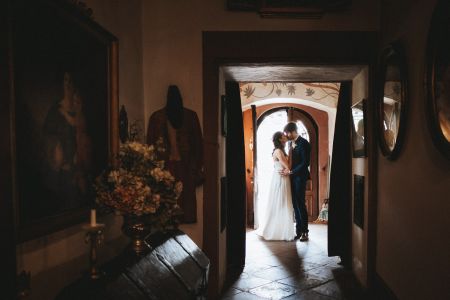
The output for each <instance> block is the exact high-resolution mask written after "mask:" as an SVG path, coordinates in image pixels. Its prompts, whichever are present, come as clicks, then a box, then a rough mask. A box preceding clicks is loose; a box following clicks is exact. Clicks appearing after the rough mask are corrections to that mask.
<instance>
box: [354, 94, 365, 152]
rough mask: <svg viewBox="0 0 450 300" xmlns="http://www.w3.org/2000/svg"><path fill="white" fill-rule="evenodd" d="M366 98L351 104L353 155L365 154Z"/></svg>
mask: <svg viewBox="0 0 450 300" xmlns="http://www.w3.org/2000/svg"><path fill="white" fill-rule="evenodd" d="M365 115H366V100H365V99H363V100H361V101H359V102H357V103H355V104H354V105H353V106H352V120H353V126H352V145H353V147H352V148H353V157H355V158H356V157H365V156H366V143H367V142H366V140H365V139H366V136H367V134H366V129H365V128H366V127H367V126H366V119H365Z"/></svg>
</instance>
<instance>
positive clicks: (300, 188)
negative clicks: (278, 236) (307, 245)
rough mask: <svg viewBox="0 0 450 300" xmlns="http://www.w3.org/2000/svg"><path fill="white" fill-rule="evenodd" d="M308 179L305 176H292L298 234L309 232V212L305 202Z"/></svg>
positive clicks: (293, 204) (293, 203)
mask: <svg viewBox="0 0 450 300" xmlns="http://www.w3.org/2000/svg"><path fill="white" fill-rule="evenodd" d="M306 181H307V180H305V179H303V178H298V177H291V188H292V206H293V207H294V214H295V224H296V225H295V227H296V231H297V234H300V233H303V232H305V233H307V232H309V230H308V212H307V210H306V202H305V192H306Z"/></svg>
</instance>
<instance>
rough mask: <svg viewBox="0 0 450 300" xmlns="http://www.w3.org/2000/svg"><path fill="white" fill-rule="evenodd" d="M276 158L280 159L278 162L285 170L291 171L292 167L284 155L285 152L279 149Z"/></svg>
mask: <svg viewBox="0 0 450 300" xmlns="http://www.w3.org/2000/svg"><path fill="white" fill-rule="evenodd" d="M275 155H276V157H277V158H278V160H279V161H280V163H281V165H282V166H283V167H284V168H285V169H288V170H290V169H291V168H290V165H289V161H288V158H287V157H286V156H285V155H284V153H283V151H281V150H280V149H277V151H276V153H275Z"/></svg>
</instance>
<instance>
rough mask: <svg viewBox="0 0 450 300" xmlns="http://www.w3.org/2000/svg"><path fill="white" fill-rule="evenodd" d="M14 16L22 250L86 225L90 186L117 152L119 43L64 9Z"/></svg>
mask: <svg viewBox="0 0 450 300" xmlns="http://www.w3.org/2000/svg"><path fill="white" fill-rule="evenodd" d="M11 15H12V18H11V26H10V27H11V32H10V36H11V39H10V43H9V47H10V48H11V49H12V53H13V56H12V57H11V59H10V65H11V74H12V81H11V90H12V93H13V96H12V103H11V110H10V114H11V120H12V124H13V126H12V129H11V140H12V149H13V151H12V154H11V165H12V169H13V191H14V192H13V203H14V214H15V227H16V241H17V242H18V243H20V242H23V241H26V240H30V239H33V238H37V237H39V236H43V235H47V234H50V233H52V232H55V231H58V230H61V229H64V228H67V227H69V226H73V225H75V224H79V223H81V222H83V221H87V220H88V215H89V214H88V211H89V208H90V207H92V206H93V205H94V203H95V191H93V188H92V181H93V180H94V178H95V177H96V175H97V174H99V173H100V172H101V170H102V169H104V168H105V167H107V165H108V164H112V163H114V159H115V157H116V155H117V151H118V145H119V135H118V40H117V38H116V37H115V36H114V35H112V34H111V33H109V32H107V31H106V30H105V29H103V28H102V27H101V26H100V25H98V24H97V23H95V22H94V21H93V20H92V19H91V18H90V17H89V14H86V12H83V11H80V10H79V9H77V8H76V7H75V6H73V4H69V3H68V2H66V3H64V2H63V1H45V0H38V1H33V2H30V1H25V0H19V1H14V4H12V6H11ZM36 35H38V37H35V36H36ZM55 100H56V101H55ZM30 130H31V132H30ZM67 199H73V201H72V202H70V203H69V202H68V201H67ZM36 210H37V211H39V213H38V212H36Z"/></svg>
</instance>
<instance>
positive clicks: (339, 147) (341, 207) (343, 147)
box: [328, 82, 352, 264]
mask: <svg viewBox="0 0 450 300" xmlns="http://www.w3.org/2000/svg"><path fill="white" fill-rule="evenodd" d="M351 90H352V83H351V82H343V83H341V88H340V92H339V100H338V107H337V113H336V126H335V131H334V142H333V157H332V163H331V175H330V200H329V204H328V205H329V212H328V255H329V256H340V257H341V259H342V261H343V262H344V264H351V199H352V195H351V172H352V170H351V162H352V157H351V143H350V138H351V137H350V133H351V132H352V131H351V123H350V118H351V110H350V105H351Z"/></svg>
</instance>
